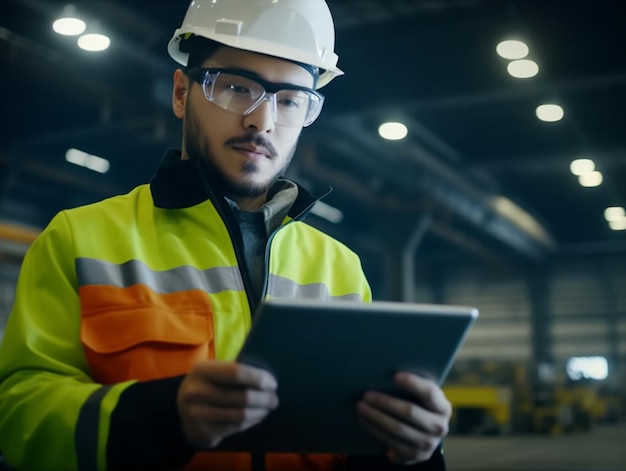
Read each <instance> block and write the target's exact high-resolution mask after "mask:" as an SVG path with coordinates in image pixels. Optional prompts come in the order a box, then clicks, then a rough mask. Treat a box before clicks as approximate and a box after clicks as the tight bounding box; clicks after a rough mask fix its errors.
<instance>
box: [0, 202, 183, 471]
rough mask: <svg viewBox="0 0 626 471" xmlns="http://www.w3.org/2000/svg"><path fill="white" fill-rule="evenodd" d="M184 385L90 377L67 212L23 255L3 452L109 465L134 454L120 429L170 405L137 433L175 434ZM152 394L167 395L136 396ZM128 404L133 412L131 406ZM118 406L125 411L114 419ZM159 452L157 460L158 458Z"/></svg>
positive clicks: (41, 464) (5, 362)
mask: <svg viewBox="0 0 626 471" xmlns="http://www.w3.org/2000/svg"><path fill="white" fill-rule="evenodd" d="M176 384H177V383H176V380H172V379H167V380H157V381H154V382H151V384H148V385H143V384H140V383H136V382H134V381H129V382H124V383H119V384H114V385H107V386H103V385H101V384H97V383H95V382H94V381H93V380H92V378H91V377H90V371H89V367H88V365H87V362H86V360H85V355H84V351H83V347H82V345H81V342H80V300H79V296H78V287H77V279H76V270H75V253H74V244H73V243H72V233H71V231H70V229H69V225H68V222H67V216H66V215H65V213H63V212H62V213H59V214H58V215H57V216H56V217H55V218H54V219H53V220H52V221H51V222H50V224H49V225H48V227H47V228H46V229H45V230H44V232H43V233H42V234H41V235H40V236H39V237H38V239H37V240H36V241H35V242H34V243H33V245H32V246H31V247H30V249H29V251H28V252H27V254H26V256H25V258H24V261H23V264H22V267H21V271H20V276H19V280H18V285H17V291H16V296H15V302H14V306H13V309H12V311H11V314H10V316H9V320H8V323H7V326H6V330H5V334H4V338H3V342H2V344H1V345H0V450H1V453H2V454H3V455H4V458H5V460H6V462H7V463H8V464H9V465H11V466H13V467H15V468H17V469H19V470H20V471H28V470H37V471H44V470H52V471H55V470H59V471H71V470H75V469H81V470H83V469H85V470H95V469H106V468H107V467H110V464H107V459H110V458H111V457H113V458H114V459H122V460H123V459H126V457H127V454H128V450H129V447H130V446H131V445H132V444H133V441H132V440H131V441H130V442H129V441H128V440H125V438H128V435H122V434H121V432H120V431H121V430H125V429H128V427H127V425H126V424H127V423H128V422H129V421H133V420H134V419H136V418H137V417H141V416H143V417H145V416H148V415H152V414H153V413H154V412H155V409H160V408H161V407H162V406H163V404H166V405H167V407H169V410H170V411H172V410H173V413H170V414H169V416H168V417H163V416H161V418H162V420H161V423H160V426H157V427H155V426H154V425H155V424H154V422H155V420H154V419H153V421H152V423H150V422H146V421H143V422H141V421H140V422H139V423H138V424H137V423H135V424H134V425H133V428H132V432H133V433H135V434H141V433H142V432H145V431H146V430H147V431H148V433H146V435H145V436H144V440H145V441H150V440H153V442H152V443H153V444H154V443H156V442H157V439H155V438H154V437H155V436H159V435H162V437H161V438H167V437H171V433H166V434H163V433H162V431H163V430H171V429H174V430H176V425H177V417H176V414H175V397H176V387H177V386H176ZM146 389H147V390H148V391H147V392H146V391H145V390H146ZM133 391H134V392H133ZM159 392H162V393H164V394H159ZM148 393H149V394H148ZM148 395H150V396H152V397H159V398H160V400H159V403H158V404H157V403H155V400H152V401H146V400H144V399H140V400H138V397H145V396H148ZM172 407H174V409H172ZM129 410H134V412H133V413H132V414H125V413H124V411H126V412H128V411H129ZM161 410H162V409H161ZM115 411H121V412H122V413H118V414H117V415H116V417H117V419H116V420H113V419H112V415H113V413H114V412H115ZM156 412H158V410H157V411H156ZM154 415H155V416H156V415H157V414H154ZM125 418H128V420H125ZM172 425H173V426H174V427H172ZM114 434H115V437H114V438H111V436H113V435H114ZM135 436H137V435H135ZM107 446H108V447H109V449H108V450H107ZM120 447H121V450H120V449H119V448H120ZM155 450H158V448H152V453H153V456H152V458H153V459H158V458H159V457H158V456H155ZM107 453H108V455H109V456H108V457H107ZM164 453H169V454H172V453H173V452H172V450H166V451H165V452H164ZM158 454H159V453H158V452H156V455H158ZM175 455H176V456H175V458H176V459H177V460H179V459H181V456H182V458H183V460H184V459H187V458H188V457H189V456H190V451H189V450H187V449H186V448H185V447H184V444H183V443H181V445H180V449H179V450H177V452H176V453H175Z"/></svg>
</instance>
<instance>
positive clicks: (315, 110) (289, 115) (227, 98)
mask: <svg viewBox="0 0 626 471" xmlns="http://www.w3.org/2000/svg"><path fill="white" fill-rule="evenodd" d="M204 94H205V95H206V97H207V98H208V99H209V100H210V101H212V102H213V103H215V104H216V105H217V106H219V107H220V108H223V109H225V110H228V111H232V112H233V113H237V114H241V115H245V114H249V113H251V112H252V111H254V109H255V108H256V107H257V106H259V104H260V103H261V102H262V101H263V100H264V99H272V98H273V99H274V100H275V106H276V108H275V109H276V114H275V119H276V124H279V125H282V126H308V125H309V124H311V123H312V122H313V121H315V119H316V118H317V116H318V115H319V113H320V111H321V109H322V104H323V101H324V100H323V97H320V96H318V95H316V94H314V93H311V92H308V91H306V90H289V89H285V90H279V91H278V92H276V93H275V94H272V93H266V92H265V89H264V88H263V86H262V85H261V84H259V83H258V82H256V81H254V80H252V79H249V78H246V77H242V76H241V75H237V74H231V73H223V72H219V73H217V74H215V75H207V76H206V77H205V82H204ZM272 104H274V103H272Z"/></svg>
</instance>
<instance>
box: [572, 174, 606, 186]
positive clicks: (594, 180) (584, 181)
mask: <svg viewBox="0 0 626 471" xmlns="http://www.w3.org/2000/svg"><path fill="white" fill-rule="evenodd" d="M603 179H604V178H603V176H602V174H601V173H600V172H598V171H597V170H594V171H593V172H587V173H583V174H582V175H580V176H579V177H578V183H580V185H581V186H584V187H586V188H594V187H596V186H600V185H601V184H602V180H603Z"/></svg>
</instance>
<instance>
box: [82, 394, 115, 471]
mask: <svg viewBox="0 0 626 471" xmlns="http://www.w3.org/2000/svg"><path fill="white" fill-rule="evenodd" d="M109 389H111V387H110V386H102V387H101V388H99V389H96V390H95V391H94V392H93V393H91V396H89V397H88V398H87V400H86V401H85V403H84V404H83V406H82V407H81V409H80V414H79V416H78V422H76V430H75V432H74V444H75V445H76V462H77V464H78V470H79V471H92V470H93V471H97V470H98V427H99V423H100V403H101V402H102V399H104V396H106V394H107V393H108V392H109Z"/></svg>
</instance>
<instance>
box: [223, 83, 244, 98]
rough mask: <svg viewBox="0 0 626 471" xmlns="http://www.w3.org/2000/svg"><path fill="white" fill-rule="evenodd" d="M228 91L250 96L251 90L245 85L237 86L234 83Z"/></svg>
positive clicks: (228, 87)
mask: <svg viewBox="0 0 626 471" xmlns="http://www.w3.org/2000/svg"><path fill="white" fill-rule="evenodd" d="M226 89H227V90H228V91H230V92H232V93H237V94H245V95H250V89H249V88H248V87H245V86H243V85H237V84H234V83H233V84H230V85H228V86H227V87H226Z"/></svg>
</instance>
